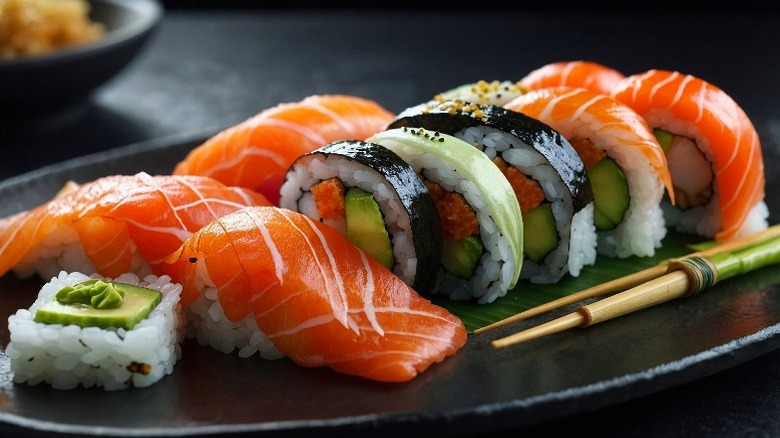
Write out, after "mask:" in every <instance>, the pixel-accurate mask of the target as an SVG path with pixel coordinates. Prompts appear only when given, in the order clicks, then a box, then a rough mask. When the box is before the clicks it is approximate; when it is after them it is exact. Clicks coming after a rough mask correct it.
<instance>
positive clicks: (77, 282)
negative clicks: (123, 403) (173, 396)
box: [6, 271, 185, 391]
mask: <svg viewBox="0 0 780 438" xmlns="http://www.w3.org/2000/svg"><path fill="white" fill-rule="evenodd" d="M181 290H182V288H181V286H180V285H179V284H176V283H171V281H170V277H168V276H161V277H157V276H154V275H149V276H147V277H145V278H143V279H139V278H138V276H136V275H135V274H123V275H121V276H119V277H118V278H116V279H113V280H110V279H104V278H102V277H100V276H98V275H93V276H91V277H90V276H87V275H85V274H82V273H79V272H72V273H67V272H65V271H63V272H61V273H60V274H59V275H58V276H56V277H54V278H52V279H51V280H50V281H49V282H48V283H46V284H45V285H44V286H43V287H42V288H41V290H40V292H39V294H38V298H37V299H36V300H35V302H34V303H33V304H32V305H31V306H30V308H29V309H20V310H18V311H17V312H16V313H15V314H13V315H11V316H10V317H9V318H8V330H9V332H10V334H11V341H10V343H9V344H8V348H7V349H6V354H7V355H8V357H9V358H10V360H11V371H13V374H14V382H17V383H23V382H26V383H28V384H30V385H36V384H38V383H41V382H45V383H48V384H50V385H51V386H52V387H53V388H55V389H63V390H65V389H74V388H76V387H78V386H79V385H81V386H84V387H98V388H103V389H104V390H106V391H112V390H118V389H124V388H128V387H146V386H150V385H152V384H154V383H156V382H157V381H159V380H160V379H162V378H163V377H165V376H166V375H168V374H171V373H172V372H173V367H174V365H175V364H176V361H177V360H178V359H179V358H180V357H181V349H180V342H181V341H182V339H183V337H184V335H185V333H184V326H185V322H184V317H183V316H182V314H181V312H180V305H179V297H180V295H181Z"/></svg>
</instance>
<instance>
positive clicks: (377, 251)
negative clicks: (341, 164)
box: [344, 187, 395, 269]
mask: <svg viewBox="0 0 780 438" xmlns="http://www.w3.org/2000/svg"><path fill="white" fill-rule="evenodd" d="M344 208H345V209H346V216H347V237H348V238H349V240H351V241H352V243H354V244H355V245H356V246H357V247H358V248H360V249H362V250H363V251H365V252H367V253H368V254H370V255H371V256H372V257H374V259H376V261H378V262H379V263H381V264H382V265H383V266H384V267H386V268H387V269H392V266H393V263H394V262H395V256H394V255H393V245H392V244H391V243H390V236H389V235H388V233H387V229H386V228H385V221H384V219H383V217H382V212H381V211H380V210H379V204H377V203H376V201H375V200H374V196H373V195H372V194H371V193H369V192H367V191H365V190H363V189H361V188H359V187H350V188H349V189H347V193H346V196H345V200H344Z"/></svg>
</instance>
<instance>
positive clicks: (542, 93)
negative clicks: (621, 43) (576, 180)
mask: <svg viewBox="0 0 780 438" xmlns="http://www.w3.org/2000/svg"><path fill="white" fill-rule="evenodd" d="M506 108H509V109H512V110H515V111H518V112H522V113H524V114H526V115H528V116H530V117H534V118H537V119H539V120H540V121H541V122H543V123H546V124H548V125H550V126H551V127H553V128H554V129H555V130H556V131H558V132H560V133H561V135H563V136H564V137H566V138H567V139H568V140H569V142H570V143H571V144H572V145H573V146H574V148H575V149H576V150H577V153H578V154H579V155H580V157H581V158H582V160H583V163H584V164H585V169H586V171H587V172H588V177H589V179H590V182H591V187H592V188H593V197H594V223H595V225H596V230H597V236H598V252H599V254H603V255H606V256H610V257H629V256H639V257H648V256H653V255H655V249H656V248H660V247H661V241H662V240H663V238H664V237H665V236H666V223H665V221H664V214H663V211H662V209H661V201H662V199H663V197H664V193H665V190H664V189H665V188H666V189H667V190H668V192H669V193H670V195H671V196H672V199H673V196H674V193H673V192H672V179H671V175H670V174H669V168H668V165H667V160H666V156H665V155H664V151H663V148H662V147H661V145H660V144H658V141H657V140H656V138H655V136H654V135H653V131H652V130H651V129H650V128H649V127H648V126H647V123H646V122H645V120H644V119H643V118H642V117H641V116H640V115H639V114H637V113H636V112H635V111H634V110H633V109H631V108H630V107H629V106H627V105H625V104H623V103H622V102H620V101H617V100H615V99H613V98H611V97H609V96H607V95H604V94H601V93H598V92H596V91H591V90H588V89H586V88H573V87H553V88H543V89H540V90H534V91H531V92H528V93H526V94H524V95H522V96H520V97H518V98H516V99H515V100H513V101H511V102H509V103H508V104H507V105H506Z"/></svg>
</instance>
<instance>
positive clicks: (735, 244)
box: [474, 224, 780, 333]
mask: <svg viewBox="0 0 780 438" xmlns="http://www.w3.org/2000/svg"><path fill="white" fill-rule="evenodd" d="M775 237H780V224H777V225H773V226H771V227H768V228H767V229H765V230H763V231H759V232H757V233H753V234H750V235H746V236H743V237H739V238H736V239H732V240H730V241H727V242H724V243H722V244H718V245H715V246H712V247H710V248H707V249H704V250H701V251H696V252H693V253H691V254H688V255H687V256H684V257H692V256H709V255H712V254H715V253H718V252H722V251H731V250H734V249H738V248H742V247H745V246H749V245H753V244H758V243H761V242H765V241H767V240H769V239H773V238H775ZM673 260H676V259H669V260H665V261H663V262H661V263H659V264H658V265H656V266H652V267H650V268H647V269H643V270H641V271H638V272H635V273H633V274H629V275H626V276H624V277H620V278H616V279H614V280H611V281H608V282H605V283H601V284H598V285H596V286H593V287H590V288H587V289H584V290H581V291H579V292H575V293H573V294H571V295H567V296H565V297H562V298H558V299H556V300H553V301H550V302H547V303H545V304H542V305H539V306H536V307H533V308H531V309H528V310H525V311H523V312H520V313H517V314H515V315H512V316H510V317H507V318H504V319H502V320H500V321H496V322H494V323H492V324H489V325H486V326H484V327H480V328H477V329H475V330H474V333H482V332H486V331H489V330H493V329H496V328H498V327H503V326H505V325H508V324H511V323H514V322H518V321H522V320H524V319H528V318H531V317H533V316H537V315H541V314H543V313H546V312H549V311H551V310H555V309H558V308H561V307H563V306H567V305H569V304H574V303H578V302H581V301H584V300H587V299H589V298H596V297H600V296H604V295H609V294H613V293H616V292H620V291H624V290H626V289H629V288H631V287H634V286H637V285H639V284H642V283H645V282H647V281H650V280H652V279H654V278H658V277H660V276H662V275H664V274H665V273H666V272H667V271H668V270H669V263H670V262H671V261H673Z"/></svg>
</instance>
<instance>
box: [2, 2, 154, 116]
mask: <svg viewBox="0 0 780 438" xmlns="http://www.w3.org/2000/svg"><path fill="white" fill-rule="evenodd" d="M89 3H90V6H91V10H90V13H89V17H90V18H91V19H92V20H93V21H97V22H100V23H103V24H104V25H105V27H106V34H105V36H104V37H103V38H102V39H101V40H99V41H96V42H93V43H89V44H84V45H80V46H73V47H69V48H63V49H60V50H57V51H54V52H51V53H47V54H43V55H37V56H31V57H24V58H17V59H12V60H0V115H3V116H5V117H11V118H15V117H24V116H25V115H28V114H38V113H45V112H50V111H56V110H57V109H61V108H63V107H65V106H68V105H73V104H75V103H77V102H79V101H84V100H86V98H88V97H89V95H90V94H91V93H92V92H93V91H94V90H95V89H97V88H98V87H100V86H101V85H103V84H104V83H106V82H107V81H108V80H109V79H111V78H112V77H113V76H115V75H116V74H117V73H118V72H119V71H121V70H122V69H123V68H124V67H126V66H127V65H128V64H129V63H130V62H131V61H132V60H133V59H134V58H135V56H136V55H137V54H138V52H139V51H140V50H141V48H142V47H143V46H144V44H145V43H146V41H147V40H148V39H149V37H150V35H151V34H152V32H153V31H154V30H155V28H156V27H157V25H158V23H159V21H160V19H161V18H162V15H163V7H162V5H161V3H160V2H158V1H157V0H132V1H127V0H89Z"/></svg>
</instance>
